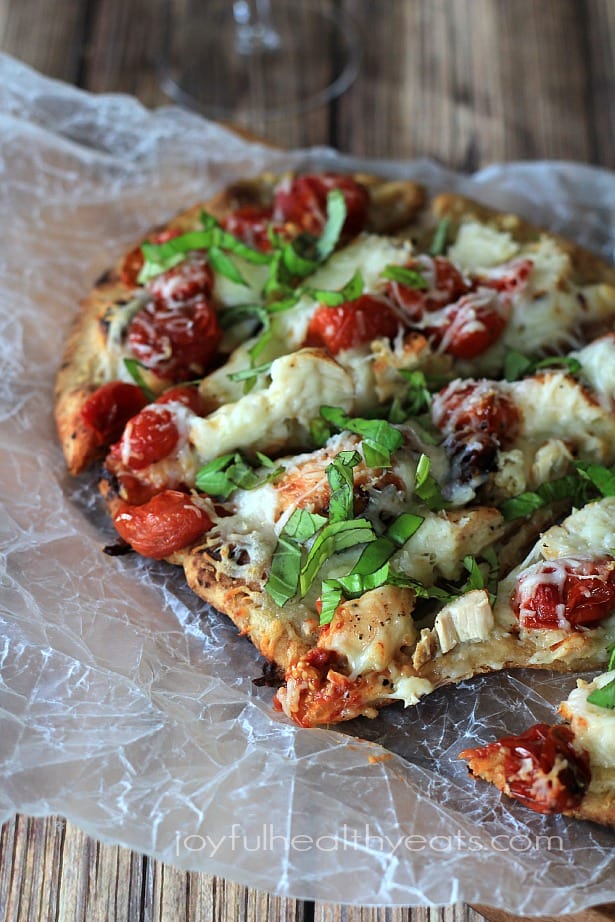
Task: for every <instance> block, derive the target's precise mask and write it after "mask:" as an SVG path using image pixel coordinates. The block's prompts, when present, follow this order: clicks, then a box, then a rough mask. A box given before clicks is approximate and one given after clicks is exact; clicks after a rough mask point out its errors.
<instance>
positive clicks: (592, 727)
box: [560, 670, 615, 769]
mask: <svg viewBox="0 0 615 922" xmlns="http://www.w3.org/2000/svg"><path fill="white" fill-rule="evenodd" d="M613 680H615V670H612V671H611V672H605V673H603V674H602V675H600V676H598V677H597V678H595V679H594V681H593V682H584V681H583V680H582V679H579V681H578V683H577V685H578V687H577V688H575V689H574V690H573V691H571V692H570V695H569V696H568V699H567V700H566V701H565V702H563V703H562V704H561V705H560V712H561V713H562V714H563V716H564V717H565V718H566V720H568V721H569V722H570V724H571V727H572V731H573V733H574V736H575V743H576V744H578V745H579V746H580V747H582V748H583V749H586V750H587V751H588V752H589V755H590V761H591V765H592V768H594V767H595V766H601V767H605V768H611V769H613V768H615V710H611V709H609V708H604V707H599V706H598V705H596V704H590V703H589V702H588V700H587V698H588V695H590V694H591V692H593V691H594V690H595V689H597V688H602V687H603V686H604V685H607V684H608V683H609V682H612V681H613Z"/></svg>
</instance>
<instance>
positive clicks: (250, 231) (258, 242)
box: [220, 205, 275, 252]
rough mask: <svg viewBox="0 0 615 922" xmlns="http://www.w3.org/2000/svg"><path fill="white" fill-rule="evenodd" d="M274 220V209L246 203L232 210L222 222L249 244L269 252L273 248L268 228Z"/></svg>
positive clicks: (228, 229) (225, 227)
mask: <svg viewBox="0 0 615 922" xmlns="http://www.w3.org/2000/svg"><path fill="white" fill-rule="evenodd" d="M272 221H273V209H271V208H257V207H256V206H255V205H245V206H244V207H243V208H238V209H237V210H236V211H233V212H231V214H229V215H227V216H226V217H225V218H223V219H222V221H221V222H220V223H221V224H222V227H223V228H224V229H225V230H227V231H228V232H229V233H230V234H233V236H234V237H238V238H239V239H240V240H242V241H243V242H244V243H247V245H248V246H251V247H254V249H256V250H262V251H263V252H268V251H269V250H270V249H271V240H270V239H269V234H268V229H269V226H270V225H271V224H272ZM274 229H275V228H274Z"/></svg>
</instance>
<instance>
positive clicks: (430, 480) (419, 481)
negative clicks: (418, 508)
mask: <svg viewBox="0 0 615 922" xmlns="http://www.w3.org/2000/svg"><path fill="white" fill-rule="evenodd" d="M414 492H415V494H416V496H418V497H419V499H421V500H422V501H423V502H424V503H425V505H426V506H427V508H428V509H431V511H432V512H438V511H439V510H440V509H446V508H447V505H448V504H447V502H446V500H445V499H444V497H443V496H442V491H441V489H440V484H439V483H438V481H437V480H436V478H435V477H434V476H433V474H432V473H431V461H430V459H429V458H428V457H427V455H421V456H420V458H419V461H418V464H417V466H416V475H415V483H414Z"/></svg>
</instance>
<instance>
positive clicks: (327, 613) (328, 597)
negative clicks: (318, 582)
mask: <svg viewBox="0 0 615 922" xmlns="http://www.w3.org/2000/svg"><path fill="white" fill-rule="evenodd" d="M341 601H342V589H341V586H340V585H339V584H338V583H336V581H335V580H328V579H325V580H323V582H322V590H321V593H320V602H321V606H322V607H321V610H320V626H321V627H324V626H325V625H326V624H331V621H332V620H333V615H334V614H335V610H336V608H337V607H338V605H339V604H340V602H341Z"/></svg>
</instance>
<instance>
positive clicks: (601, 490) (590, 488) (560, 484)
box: [500, 461, 615, 522]
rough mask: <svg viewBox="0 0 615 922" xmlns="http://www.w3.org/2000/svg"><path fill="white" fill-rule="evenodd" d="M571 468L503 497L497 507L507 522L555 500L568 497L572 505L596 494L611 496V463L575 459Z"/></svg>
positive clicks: (614, 477)
mask: <svg viewBox="0 0 615 922" xmlns="http://www.w3.org/2000/svg"><path fill="white" fill-rule="evenodd" d="M574 467H575V472H574V473H572V474H566V475H565V476H564V477H558V478H557V479H556V480H550V481H547V483H543V484H541V485H540V486H539V487H537V488H536V490H535V491H533V492H527V493H521V494H520V495H519V496H513V497H512V498H511V499H507V500H506V501H505V502H503V503H502V505H501V506H500V511H501V513H502V515H503V516H504V518H505V520H506V521H507V522H510V521H512V520H513V519H520V518H523V517H525V516H528V515H531V514H532V513H533V512H535V511H536V510H537V509H540V508H541V507H542V506H546V505H548V504H549V503H555V502H557V501H558V500H569V501H570V502H571V503H572V505H574V506H584V505H585V504H586V503H588V502H589V501H590V500H592V499H596V498H597V497H598V496H615V465H613V467H610V468H608V467H604V466H603V465H601V464H590V463H589V462H587V461H575V462H574Z"/></svg>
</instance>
